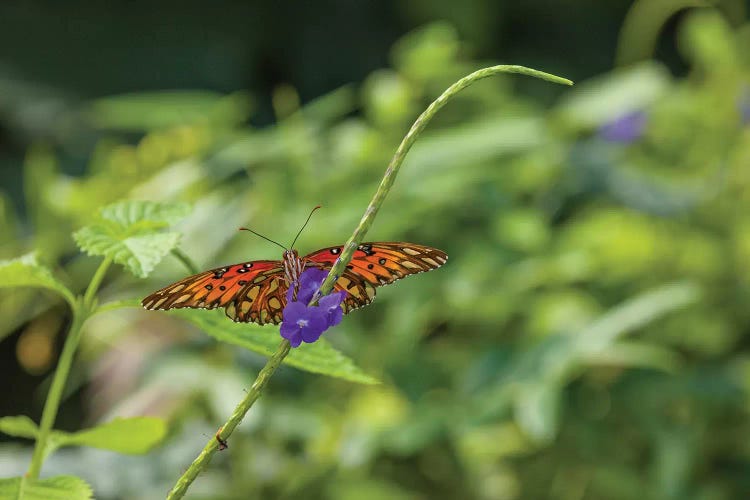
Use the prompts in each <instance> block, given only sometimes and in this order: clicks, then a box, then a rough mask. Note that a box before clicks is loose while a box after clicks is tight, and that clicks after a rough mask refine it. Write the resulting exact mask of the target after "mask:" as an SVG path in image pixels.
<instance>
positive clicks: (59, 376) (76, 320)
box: [26, 258, 112, 480]
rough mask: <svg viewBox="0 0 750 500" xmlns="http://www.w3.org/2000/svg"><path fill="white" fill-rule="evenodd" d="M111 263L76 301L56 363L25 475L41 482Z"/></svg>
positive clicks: (105, 263)
mask: <svg viewBox="0 0 750 500" xmlns="http://www.w3.org/2000/svg"><path fill="white" fill-rule="evenodd" d="M111 263H112V260H111V259H110V258H106V259H104V260H103V261H102V263H101V264H99V268H98V269H97V270H96V272H95V273H94V276H93V278H92V279H91V282H90V283H89V286H88V288H87V289H86V292H85V293H84V295H83V298H81V299H80V300H78V301H76V305H75V307H73V321H72V323H71V325H70V330H69V331H68V336H67V338H66V339H65V344H64V345H63V350H62V352H61V353H60V359H59V360H58V362H57V368H56V369H55V375H54V376H53V378H52V385H51V386H50V389H49V394H47V399H46V401H45V402H44V410H42V420H41V422H40V423H39V434H38V435H37V438H36V444H35V445H34V453H33V455H32V456H31V464H30V465H29V470H28V472H27V473H26V476H27V477H28V478H30V479H33V480H36V479H39V473H40V472H41V470H42V464H43V463H44V459H45V458H46V456H47V441H49V437H50V434H51V433H52V427H53V426H54V425H55V419H56V418H57V410H58V409H59V408H60V400H61V399H62V395H63V390H64V389H65V382H66V381H67V380H68V375H69V374H70V367H71V366H72V364H73V358H74V357H75V353H76V349H77V348H78V342H79V341H80V340H81V328H82V327H83V324H84V323H85V322H86V319H88V317H89V316H90V314H91V311H92V306H93V302H94V299H95V297H96V292H97V290H98V289H99V286H100V285H101V283H102V280H103V279H104V275H105V274H106V272H107V269H108V268H109V266H110V264H111Z"/></svg>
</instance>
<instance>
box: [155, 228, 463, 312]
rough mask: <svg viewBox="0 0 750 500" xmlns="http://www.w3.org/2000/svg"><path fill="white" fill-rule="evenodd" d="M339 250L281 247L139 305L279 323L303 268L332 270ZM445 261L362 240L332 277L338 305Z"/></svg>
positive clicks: (355, 304)
mask: <svg viewBox="0 0 750 500" xmlns="http://www.w3.org/2000/svg"><path fill="white" fill-rule="evenodd" d="M308 220H309V218H308ZM300 231H301V230H300ZM256 234H257V233H256ZM343 248H344V247H343V246H336V247H328V248H323V249H321V250H318V251H317V252H313V253H311V254H308V255H306V256H304V257H300V256H299V254H298V253H297V251H296V250H285V251H284V255H283V258H282V260H255V261H251V262H244V263H241V264H234V265H231V266H225V267H219V268H217V269H211V270H210V271H204V272H202V273H200V274H196V275H194V276H188V277H187V278H184V279H182V280H180V281H178V282H176V283H172V284H171V285H169V286H167V287H164V288H162V289H161V290H158V291H156V292H154V293H152V294H151V295H149V296H148V297H146V298H145V299H143V301H142V304H143V307H145V308H146V309H175V308H183V307H190V308H202V309H215V308H217V307H223V308H225V313H226V315H227V316H228V317H229V318H231V319H232V320H234V321H241V322H253V323H258V324H260V325H265V324H267V323H273V324H278V323H281V321H282V319H283V315H282V311H283V310H284V306H285V305H286V291H287V289H288V288H289V286H290V285H291V284H292V283H295V282H296V281H297V280H298V279H299V276H300V274H302V271H304V270H305V269H306V268H310V267H317V268H319V269H324V270H329V269H331V267H332V266H333V263H334V262H335V261H336V259H337V258H338V256H339V255H340V254H341V252H342V250H343ZM447 260H448V255H446V253H445V252H443V251H441V250H438V249H436V248H431V247H428V246H424V245H416V244H414V243H402V242H378V243H362V244H361V245H359V247H357V250H356V251H355V252H354V257H353V258H352V260H351V262H350V263H349V265H348V266H346V270H345V271H344V273H343V274H342V275H341V277H339V278H338V279H337V280H336V283H335V285H334V290H336V291H341V290H343V291H345V292H347V295H346V298H345V299H344V301H343V302H342V304H343V308H344V313H348V312H349V311H352V310H354V309H357V308H359V307H362V306H366V305H367V304H369V303H370V302H372V301H373V299H374V298H375V288H376V287H379V286H383V285H389V284H391V283H393V282H394V281H396V280H399V279H401V278H404V277H406V276H409V275H412V274H417V273H421V272H425V271H431V270H432V269H437V268H438V267H440V266H442V265H443V264H445V262H446V261H447Z"/></svg>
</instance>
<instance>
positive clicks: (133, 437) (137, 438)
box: [52, 417, 167, 455]
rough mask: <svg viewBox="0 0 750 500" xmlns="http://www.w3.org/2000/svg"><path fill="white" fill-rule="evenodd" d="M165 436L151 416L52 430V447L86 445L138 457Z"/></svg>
mask: <svg viewBox="0 0 750 500" xmlns="http://www.w3.org/2000/svg"><path fill="white" fill-rule="evenodd" d="M166 434H167V424H166V423H165V422H164V420H162V419H160V418H155V417H133V418H116V419H114V420H113V421H111V422H107V423H106V424H102V425H99V426H97V427H93V428H91V429H86V430H83V431H78V432H72V433H70V432H62V431H53V432H52V440H54V442H55V446H56V447H62V446H89V447H91V448H99V449H101V450H111V451H116V452H118V453H126V454H129V455H138V454H142V453H147V452H148V451H149V450H151V449H152V448H153V447H154V446H156V445H157V444H159V442H161V440H162V439H164V436H165V435H166Z"/></svg>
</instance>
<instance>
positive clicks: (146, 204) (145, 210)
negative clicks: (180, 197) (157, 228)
mask: <svg viewBox="0 0 750 500" xmlns="http://www.w3.org/2000/svg"><path fill="white" fill-rule="evenodd" d="M188 214H190V205H189V204H188V203H160V202H153V201H140V200H129V201H120V202H117V203H113V204H111V205H107V206H106V207H104V208H102V209H101V211H100V212H99V215H100V216H101V218H102V219H105V220H108V221H111V222H117V223H119V224H122V225H123V226H126V227H128V226H132V225H133V224H138V223H140V222H154V223H157V224H159V223H161V224H164V225H172V224H175V223H177V222H179V221H180V220H182V219H183V218H185V217H186V216H187V215H188Z"/></svg>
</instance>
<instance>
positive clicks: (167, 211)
mask: <svg viewBox="0 0 750 500" xmlns="http://www.w3.org/2000/svg"><path fill="white" fill-rule="evenodd" d="M189 211H190V207H189V205H187V204H185V203H155V202H148V201H125V202H119V203H115V204H113V205H109V206H107V207H104V208H103V209H102V210H101V211H100V212H99V220H98V221H97V222H95V223H94V224H92V225H90V226H86V227H83V228H81V229H79V230H78V231H76V232H75V233H74V234H73V238H74V239H75V241H76V243H77V244H78V246H79V247H80V248H81V250H83V251H84V252H86V253H87V254H88V255H100V256H104V257H111V258H112V260H113V261H114V262H116V263H118V264H121V265H123V266H124V267H125V268H126V269H127V270H128V271H130V272H131V273H133V274H134V275H135V276H138V277H140V278H145V277H146V276H148V274H149V273H150V272H151V271H152V270H153V269H154V267H156V265H157V264H158V263H159V262H160V261H161V259H163V258H164V256H165V255H167V254H168V253H169V252H170V251H171V250H172V249H173V248H175V247H176V246H177V243H178V242H179V239H180V235H179V233H175V232H158V231H157V230H158V229H160V228H162V227H165V226H168V225H170V224H174V223H175V222H177V221H178V220H180V219H181V218H182V217H184V216H185V215H187V213H188V212H189Z"/></svg>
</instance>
